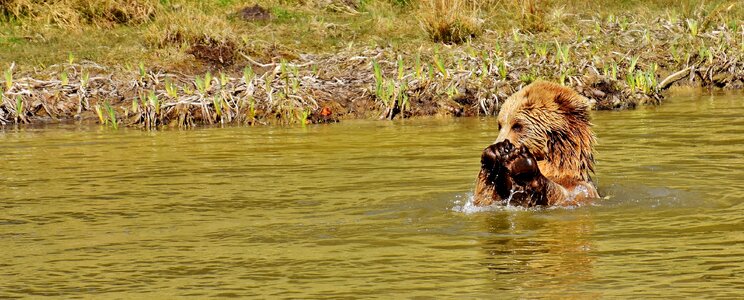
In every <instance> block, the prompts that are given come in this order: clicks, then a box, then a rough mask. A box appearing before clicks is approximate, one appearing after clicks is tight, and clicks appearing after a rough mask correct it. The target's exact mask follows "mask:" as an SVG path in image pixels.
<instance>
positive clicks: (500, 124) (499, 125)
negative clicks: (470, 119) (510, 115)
mask: <svg viewBox="0 0 744 300" xmlns="http://www.w3.org/2000/svg"><path fill="white" fill-rule="evenodd" d="M499 130H501V122H499Z"/></svg>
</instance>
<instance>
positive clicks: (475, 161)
mask: <svg viewBox="0 0 744 300" xmlns="http://www.w3.org/2000/svg"><path fill="white" fill-rule="evenodd" d="M594 123H595V124H596V127H595V130H596V132H597V135H598V138H599V142H600V145H599V146H598V149H597V155H596V156H597V174H596V176H595V179H596V181H597V183H598V185H599V190H600V192H601V193H602V194H603V195H606V197H605V198H606V199H604V200H602V201H599V202H598V203H597V204H596V205H594V206H586V207H579V208H572V209H566V208H559V209H539V210H524V209H514V208H490V209H487V210H485V211H482V210H477V209H474V208H473V207H472V206H470V205H469V202H468V201H469V200H470V197H471V195H472V194H471V193H472V188H473V184H474V179H475V175H476V174H477V172H478V167H479V158H480V151H481V150H482V149H483V148H484V147H485V146H487V145H488V143H489V142H491V141H492V140H494V139H495V137H496V131H495V127H496V123H495V120H494V119H493V118H487V119H477V118H464V119H446V120H437V119H427V120H405V121H395V122H387V121H347V122H344V123H341V124H334V125H319V126H308V127H305V128H301V127H296V128H281V127H256V128H245V127H243V128H202V129H195V130H166V131H160V132H146V131H140V130H136V129H120V130H118V131H115V130H110V129H107V128H100V127H97V126H71V125H65V126H60V125H54V126H50V127H48V128H34V129H20V130H18V129H12V128H5V129H4V130H3V131H0V141H1V144H0V191H1V192H0V195H2V196H1V198H2V200H0V245H2V248H1V249H0V298H13V297H39V296H54V297H61V298H77V297H94V298H144V297H157V298H173V297H187V296H193V297H197V298H205V297H258V298H316V297H334V298H357V297H358V298H369V297H381V298H392V297H405V298H412V297H419V296H421V297H445V298H452V297H475V298H481V297H482V298H514V297H520V298H524V297H526V298H532V297H552V298H556V297H557V298H589V299H595V298H615V297H620V296H623V297H640V298H649V297H656V296H659V297H664V298H674V297H684V298H688V297H704V298H724V297H731V298H741V297H744V96H743V95H741V94H733V95H715V96H710V95H684V94H681V93H680V94H678V95H675V96H673V97H670V98H668V99H667V100H666V102H665V104H664V105H662V106H660V107H644V108H640V109H638V110H633V111H622V112H596V113H594Z"/></svg>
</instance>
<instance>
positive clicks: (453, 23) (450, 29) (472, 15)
mask: <svg viewBox="0 0 744 300" xmlns="http://www.w3.org/2000/svg"><path fill="white" fill-rule="evenodd" d="M478 12H479V8H478V7H477V6H476V4H475V3H473V2H468V1H465V0H421V2H420V3H419V9H418V16H419V19H420V20H421V27H423V29H424V30H425V31H426V33H427V34H428V36H429V38H431V39H432V40H433V41H434V42H441V43H446V44H460V43H463V42H466V41H468V40H470V39H472V38H475V37H476V36H477V35H478V34H480V33H481V31H482V28H481V25H482V24H483V21H482V20H481V19H479V18H478V16H477V15H478Z"/></svg>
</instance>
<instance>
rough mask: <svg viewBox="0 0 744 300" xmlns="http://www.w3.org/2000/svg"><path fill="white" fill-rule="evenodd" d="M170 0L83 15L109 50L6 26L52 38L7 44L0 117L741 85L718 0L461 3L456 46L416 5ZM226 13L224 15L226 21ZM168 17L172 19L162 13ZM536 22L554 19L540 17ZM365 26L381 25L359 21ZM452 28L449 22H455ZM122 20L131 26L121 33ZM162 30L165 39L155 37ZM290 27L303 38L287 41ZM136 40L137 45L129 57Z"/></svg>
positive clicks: (246, 110)
mask: <svg viewBox="0 0 744 300" xmlns="http://www.w3.org/2000/svg"><path fill="white" fill-rule="evenodd" d="M112 1H113V0H112ZM113 2H116V1H113ZM135 2H137V1H135ZM166 2H168V3H169V4H167V5H169V6H168V7H165V6H166V4H162V2H161V3H160V4H158V3H155V4H153V5H154V6H153V7H156V8H155V10H154V11H155V12H154V13H153V14H152V15H153V16H152V17H151V18H150V19H147V20H145V21H142V22H140V21H137V22H138V23H134V24H128V23H125V24H104V25H101V24H99V23H95V22H92V23H90V24H83V25H75V26H78V27H80V28H77V27H76V28H77V29H78V30H81V32H83V33H86V32H96V33H97V34H98V35H101V34H104V33H105V32H107V31H108V32H112V34H111V35H113V36H112V37H108V39H110V40H105V41H104V43H102V46H101V47H100V49H99V48H92V49H91V50H90V51H88V52H85V51H82V52H75V51H72V50H67V49H65V48H64V43H62V42H60V43H58V44H57V45H56V46H60V47H61V48H59V49H58V48H55V49H53V50H51V51H50V52H51V53H49V54H48V55H37V56H36V57H35V58H34V59H31V58H29V57H27V55H33V54H34V53H37V54H38V53H40V52H43V48H44V47H45V46H48V45H49V43H50V42H49V40H53V39H54V38H53V37H54V36H55V35H56V34H60V32H74V31H75V30H76V29H66V28H65V27H64V26H62V25H59V24H46V25H43V26H40V27H41V28H37V27H33V26H29V25H27V24H28V23H29V22H30V21H29V20H34V18H36V17H34V16H25V18H26V19H24V17H23V16H20V17H18V18H15V19H12V20H10V21H7V22H5V23H4V24H3V26H0V28H3V30H4V32H6V33H7V32H11V33H12V34H10V35H13V34H16V35H17V34H18V33H19V32H28V33H33V32H36V33H38V34H40V35H42V36H43V35H44V32H45V30H49V32H52V33H48V32H47V33H46V36H51V37H52V38H47V37H45V39H47V42H38V41H34V39H33V38H32V39H29V40H28V41H25V42H21V43H20V45H21V46H23V45H25V46H28V47H29V48H30V50H29V51H28V53H30V54H27V53H26V52H19V51H18V48H17V47H21V46H18V45H11V46H10V47H5V48H4V50H0V57H2V58H3V62H2V63H3V64H4V65H0V67H2V68H3V70H2V71H3V73H4V75H5V76H4V79H5V80H4V83H3V84H2V89H1V90H0V95H1V96H0V97H2V105H0V123H2V124H14V123H20V124H28V123H32V124H33V123H39V122H50V121H51V122H54V121H57V120H76V119H87V120H97V121H98V122H100V123H102V124H107V125H108V126H113V127H118V126H136V127H146V128H157V127H159V126H177V127H189V126H197V125H199V124H219V123H231V124H293V123H302V124H304V123H320V122H334V121H336V120H339V119H348V118H388V119H392V118H401V117H415V116H431V115H454V116H460V115H465V116H468V115H494V114H496V113H497V112H498V109H499V104H500V103H501V102H502V101H503V100H504V99H505V98H506V97H507V96H508V95H510V94H511V93H513V92H514V91H516V90H517V89H519V88H520V87H521V86H523V85H525V84H527V83H529V82H532V81H534V80H550V81H554V82H559V83H561V84H564V85H567V86H571V87H573V88H575V89H577V90H578V91H579V92H580V93H581V94H583V95H585V96H586V97H588V98H590V99H591V100H592V101H593V103H594V107H595V109H627V108H633V107H636V106H637V105H643V104H658V103H660V102H661V101H662V99H663V95H664V93H663V91H664V90H665V89H667V88H668V87H670V86H672V85H696V86H703V87H710V88H729V89H740V88H742V87H743V86H744V54H742V53H744V24H741V21H740V20H741V19H740V18H739V17H740V15H741V10H742V8H741V7H739V6H741V5H733V4H732V5H729V6H727V4H726V3H723V2H722V3H721V4H719V5H716V6H705V5H704V4H701V5H698V4H691V5H690V7H692V8H691V9H689V12H676V11H674V10H667V11H665V13H664V14H663V15H661V16H659V15H655V14H653V13H652V12H645V13H642V12H638V13H637V14H636V15H632V14H628V13H627V12H626V13H622V12H620V10H622V9H624V8H623V7H622V6H615V7H614V8H613V7H609V9H608V10H607V11H603V12H602V13H596V14H587V13H582V14H575V13H574V12H573V11H571V10H570V9H567V8H566V6H560V5H559V4H570V3H571V2H570V1H554V3H553V4H551V5H550V6H549V7H541V9H542V10H544V12H529V10H527V11H528V13H525V10H522V11H520V12H516V11H506V12H503V11H498V10H497V9H496V8H493V7H492V8H483V7H473V6H464V8H467V9H469V10H470V11H469V13H468V14H465V15H463V16H455V17H454V18H455V19H454V20H458V19H457V18H475V19H474V20H476V21H478V22H476V23H478V24H476V25H473V26H478V28H476V29H474V31H468V30H460V31H454V34H462V33H463V32H464V34H465V35H466V39H463V40H462V41H461V43H458V44H455V43H450V44H447V43H442V42H434V41H433V37H432V33H431V29H429V28H430V27H427V25H426V24H430V25H431V24H432V23H434V25H437V24H438V23H436V22H438V21H441V20H440V19H441V18H440V19H434V20H431V21H425V20H428V19H426V18H425V16H426V14H427V13H431V11H435V12H436V8H431V7H429V8H425V7H424V6H423V5H421V6H418V5H414V4H410V3H409V4H405V3H403V4H394V3H391V2H377V1H375V2H369V3H367V4H366V7H360V5H358V4H356V5H353V2H329V3H331V4H333V3H336V4H334V5H341V4H343V5H345V6H344V7H346V8H343V7H336V8H333V9H331V8H328V7H329V5H330V4H329V5H326V6H325V8H323V9H322V11H321V13H319V14H317V15H316V16H312V17H309V16H308V12H309V11H312V10H313V9H319V8H317V7H316V6H312V5H310V4H307V3H306V4H302V5H297V4H287V3H284V4H282V3H280V2H267V3H265V4H264V5H266V7H268V9H267V10H266V11H264V13H267V14H268V16H267V18H268V19H266V20H263V19H262V20H252V21H246V20H243V19H240V18H241V17H240V16H239V15H236V14H239V13H240V12H244V11H243V10H241V8H246V7H250V6H247V4H246V3H243V2H239V1H226V2H225V3H227V4H225V7H223V8H220V7H211V6H210V7H202V8H201V10H199V9H198V8H194V7H189V6H187V5H185V4H184V3H180V4H178V3H171V2H170V1H166ZM450 2H452V1H449V2H448V3H450ZM455 2H456V1H455ZM527 2H530V1H527ZM630 2H632V1H630ZM344 3H346V4H344ZM489 3H490V2H489ZM494 3H497V2H494ZM498 3H502V4H503V2H498ZM556 3H558V4H556ZM603 3H604V2H601V1H598V2H592V5H597V4H603ZM654 3H656V4H657V5H663V4H664V3H665V2H663V1H659V2H658V3H657V2H654ZM533 4H534V3H533ZM631 4H632V3H631ZM178 5H181V6H179V7H180V8H178V10H177V11H176V12H184V11H186V12H188V13H187V15H188V16H192V15H194V14H197V13H196V12H195V11H200V13H201V14H202V17H203V19H199V18H198V17H194V18H193V20H192V21H191V22H192V23H195V24H182V23H177V22H176V21H175V19H173V16H174V15H169V14H167V13H163V12H162V11H160V10H164V9H166V8H167V9H169V10H173V9H174V7H176V6H178ZM272 5H273V6H272ZM512 5H514V7H512V9H513V10H517V9H519V8H520V7H519V6H517V4H512ZM616 5H617V4H616ZM422 7H423V8H422ZM503 7H507V8H508V7H509V6H503ZM521 8H530V7H528V6H524V7H521ZM467 9H465V11H467ZM613 9H614V10H613ZM616 13H617V14H616ZM282 14H283V15H282ZM407 14H413V15H414V16H415V17H408V18H406V15H407ZM197 15H198V14H197ZM510 15H511V16H515V17H514V18H512V20H511V21H500V20H497V18H498V17H500V16H501V17H503V16H510ZM215 16H217V19H213V17H215ZM219 16H222V17H224V18H226V19H225V20H223V21H224V22H222V23H220V22H219V21H216V20H219ZM252 16H256V14H254V15H252ZM259 16H260V14H259ZM282 16H284V18H288V19H282V18H283V17H282ZM287 16H289V17H287ZM477 17H482V18H477ZM6 18H7V17H6ZM318 18H321V19H322V21H320V22H321V24H322V26H321V28H325V29H323V30H322V31H317V30H316V31H313V30H315V29H313V27H312V26H315V25H312V24H310V25H307V24H305V25H307V26H305V27H307V29H305V30H306V32H305V34H304V35H303V32H301V31H302V30H303V29H300V27H301V25H298V24H294V23H293V22H296V21H300V20H305V21H307V20H310V21H312V20H315V21H318V20H319V19H318ZM194 20H196V21H199V20H202V21H204V22H203V23H201V25H207V26H204V27H207V28H206V29H204V30H201V31H199V30H196V29H194V28H195V26H198V25H199V24H200V23H196V22H195V21H194ZM292 20H294V21H292ZM168 22H171V23H173V24H171V25H172V26H171V25H167V26H166V25H164V24H168ZM178 22H182V21H178ZM395 22H399V23H395ZM423 22H427V23H426V24H423ZM444 23H447V22H444ZM537 23H539V24H547V25H548V26H547V28H535V26H537V25H535V24H537ZM24 24H26V25H24ZM210 24H211V25H214V26H216V27H213V28H209V25H210ZM365 24H366V25H367V27H370V28H371V29H364V28H365ZM370 24H371V25H370ZM381 24H382V25H381ZM394 24H397V25H398V26H392V25H394ZM447 24H450V23H447ZM447 24H445V25H444V26H443V27H442V26H440V27H436V28H445V29H446V28H450V29H451V28H456V29H457V28H459V27H456V26H455V27H453V26H454V25H451V24H459V23H457V22H454V23H451V24H450V25H447ZM316 25H317V24H316ZM440 25H441V24H440ZM219 26H225V27H224V28H220V27H219ZM406 26H407V27H411V26H412V28H404V27H406ZM448 26H449V27H448ZM458 26H460V25H458ZM468 26H470V25H468ZM445 29H441V30H438V31H440V32H445V33H447V34H449V35H452V34H453V33H452V32H448V31H446V30H445ZM190 30H191V31H193V32H191V31H190ZM205 30H206V31H205ZM220 30H223V31H228V32H227V33H224V32H223V33H220ZM458 30H459V29H458ZM212 31H214V32H217V33H214V32H212ZM121 32H126V33H125V34H121V35H120V36H117V34H118V33H121ZM143 32H144V33H148V32H150V33H153V32H154V34H151V35H148V34H144V35H143V36H142V37H140V38H139V40H138V39H137V38H133V41H131V42H129V43H127V42H126V41H124V40H119V39H125V40H126V38H127V37H129V36H130V35H136V34H137V33H140V34H141V33H143ZM164 32H165V33H164ZM173 32H176V33H179V32H180V35H178V34H176V35H172V34H170V33H173ZM190 32H191V33H190ZM194 32H196V33H194ZM246 32H248V33H246ZM166 33H168V34H166ZM78 34H79V33H78ZM220 34H222V35H220ZM8 35H9V34H3V35H0V44H2V45H10V44H13V43H12V42H8V40H9V38H8V37H7V36H8ZM72 35H73V36H75V35H76V34H75V33H73V34H72ZM190 35H194V36H203V37H204V38H201V39H194V38H193V36H192V37H189V36H190ZM232 35H234V36H232ZM385 35H388V36H390V38H389V39H388V40H385V39H384V38H383V37H384V36H385ZM90 36H91V38H90V39H82V40H81V41H80V43H79V46H80V45H82V46H83V47H89V46H91V45H93V41H95V40H96V39H97V38H98V37H97V35H96V34H90ZM153 36H156V37H160V38H161V39H156V40H155V42H152V41H151V42H148V41H147V40H148V39H149V40H152V39H153ZM231 36H232V38H227V37H231ZM246 37H250V38H246ZM57 38H60V37H57ZM292 38H295V39H296V40H297V42H296V43H292V42H289V40H290V39H292ZM312 40H315V41H312ZM329 40H337V42H328V41H329ZM157 41H161V42H162V41H171V42H168V43H165V44H162V43H160V44H159V43H157ZM172 42H178V43H177V44H174V43H172ZM458 42H460V41H458ZM24 43H25V44H24ZM65 43H66V42H65ZM272 43H273V44H272ZM52 44H54V43H52ZM116 45H119V48H112V47H114V46H116ZM287 45H289V46H287ZM292 45H294V46H292ZM36 48H38V49H36ZM101 49H103V50H101ZM133 49H134V50H133ZM66 50H67V52H66V53H67V55H66V57H67V62H65V63H58V64H53V65H48V64H49V62H50V61H57V62H59V61H62V60H63V59H61V58H59V56H60V55H61V53H59V52H61V51H66ZM136 50H138V51H139V52H137V53H140V54H139V55H132V54H131V53H132V52H133V51H136ZM55 51H58V52H55ZM6 57H9V59H7V60H6ZM124 57H130V58H124ZM137 60H139V61H140V62H136V61H137ZM141 61H145V62H146V63H141Z"/></svg>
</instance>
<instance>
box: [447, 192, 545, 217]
mask: <svg viewBox="0 0 744 300" xmlns="http://www.w3.org/2000/svg"><path fill="white" fill-rule="evenodd" d="M515 193H516V192H512V194H511V195H509V198H508V199H506V200H505V201H502V202H495V203H493V204H491V205H487V206H478V205H475V195H474V194H473V193H472V192H468V193H465V194H459V195H457V196H455V198H456V199H455V201H454V204H455V205H454V206H453V207H452V209H451V210H452V211H454V212H459V213H464V214H474V213H480V212H491V211H525V210H534V209H533V208H527V207H522V206H513V205H510V204H509V203H510V202H511V199H512V196H514V194H515Z"/></svg>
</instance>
